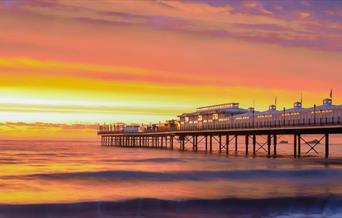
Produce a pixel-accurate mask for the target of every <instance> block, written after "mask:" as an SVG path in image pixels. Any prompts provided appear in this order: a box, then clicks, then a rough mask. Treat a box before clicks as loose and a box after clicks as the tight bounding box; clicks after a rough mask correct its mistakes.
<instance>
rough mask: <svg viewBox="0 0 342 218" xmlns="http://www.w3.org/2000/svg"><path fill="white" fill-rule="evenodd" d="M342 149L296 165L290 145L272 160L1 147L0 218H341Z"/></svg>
mask: <svg viewBox="0 0 342 218" xmlns="http://www.w3.org/2000/svg"><path fill="white" fill-rule="evenodd" d="M241 143H242V142H241ZM240 147H242V145H241V146H240ZM307 148H308V147H305V146H303V148H302V150H303V151H306V150H307ZM200 149H203V148H200ZM216 149H217V148H216ZM241 149H242V151H241V152H242V153H243V148H241ZM317 149H318V151H319V152H321V151H323V145H318V147H317ZM341 149H342V140H340V138H332V145H331V154H332V156H335V158H333V159H331V160H323V159H322V158H315V157H307V158H303V159H300V160H293V159H291V158H287V157H286V156H287V155H291V154H292V145H291V144H288V145H286V144H284V145H279V147H278V152H279V153H280V154H282V156H284V157H283V158H277V159H273V158H270V159H267V158H264V157H257V158H245V157H242V156H241V157H233V156H231V157H226V156H225V155H219V154H205V153H203V152H198V153H194V152H179V151H178V150H174V151H169V150H157V149H138V148H115V147H101V146H99V143H98V142H75V141H1V142H0V217H113V216H119V217H342V159H341V158H337V157H342V150H341ZM320 155H323V153H320Z"/></svg>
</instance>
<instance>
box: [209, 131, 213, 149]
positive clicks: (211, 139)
mask: <svg viewBox="0 0 342 218" xmlns="http://www.w3.org/2000/svg"><path fill="white" fill-rule="evenodd" d="M209 147H210V148H209V150H210V153H213V136H212V135H210V137H209Z"/></svg>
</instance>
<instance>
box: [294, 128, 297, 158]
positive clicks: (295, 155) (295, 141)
mask: <svg viewBox="0 0 342 218" xmlns="http://www.w3.org/2000/svg"><path fill="white" fill-rule="evenodd" d="M293 157H294V158H296V157H297V134H294V139H293Z"/></svg>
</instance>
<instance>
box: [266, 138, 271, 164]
mask: <svg viewBox="0 0 342 218" xmlns="http://www.w3.org/2000/svg"><path fill="white" fill-rule="evenodd" d="M267 157H268V158H269V157H271V135H270V134H268V135H267Z"/></svg>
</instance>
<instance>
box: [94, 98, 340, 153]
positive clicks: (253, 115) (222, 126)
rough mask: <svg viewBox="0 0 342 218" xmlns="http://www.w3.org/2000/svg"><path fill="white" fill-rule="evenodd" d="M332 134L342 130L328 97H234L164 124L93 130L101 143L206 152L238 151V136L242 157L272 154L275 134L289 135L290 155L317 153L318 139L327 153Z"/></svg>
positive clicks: (277, 143) (276, 144)
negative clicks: (262, 107) (259, 105)
mask: <svg viewBox="0 0 342 218" xmlns="http://www.w3.org/2000/svg"><path fill="white" fill-rule="evenodd" d="M141 127H143V128H141ZM334 134H342V105H333V104H332V98H326V99H323V104H322V105H318V106H316V105H313V107H310V108H302V102H301V101H300V102H298V101H297V102H294V105H293V108H290V109H285V108H283V110H277V105H276V104H272V105H270V106H269V109H268V110H266V111H255V110H254V108H252V107H251V108H248V109H244V108H240V107H239V103H236V102H233V103H225V104H219V105H211V106H205V107H199V108H197V111H195V112H190V113H183V114H181V115H179V116H178V120H169V121H167V122H165V123H164V124H153V125H149V126H145V127H144V126H139V125H137V126H125V125H123V126H117V125H103V126H99V130H98V135H100V136H101V145H103V146H119V147H142V148H159V149H179V150H180V151H186V150H191V151H194V152H197V151H199V147H203V148H204V152H208V153H213V152H218V153H225V154H226V155H239V154H240V155H241V152H240V151H241V148H240V147H239V146H241V143H239V141H240V142H241V141H243V142H244V143H243V147H244V149H243V151H244V156H246V157H248V156H253V157H256V156H258V155H259V154H260V153H261V152H262V153H263V154H266V156H267V157H277V156H278V155H279V152H278V147H279V146H283V144H282V143H281V141H280V140H279V139H281V138H282V137H284V136H290V138H291V140H290V141H289V142H290V143H291V144H293V157H294V158H300V157H302V156H308V155H318V154H319V152H318V149H317V146H319V145H323V146H324V157H325V158H328V157H329V148H330V136H331V135H334ZM312 135H314V136H315V137H317V138H316V139H315V140H314V141H310V140H309V139H308V136H312ZM289 142H287V143H289ZM214 145H216V146H214ZM215 149H217V150H215Z"/></svg>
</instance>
